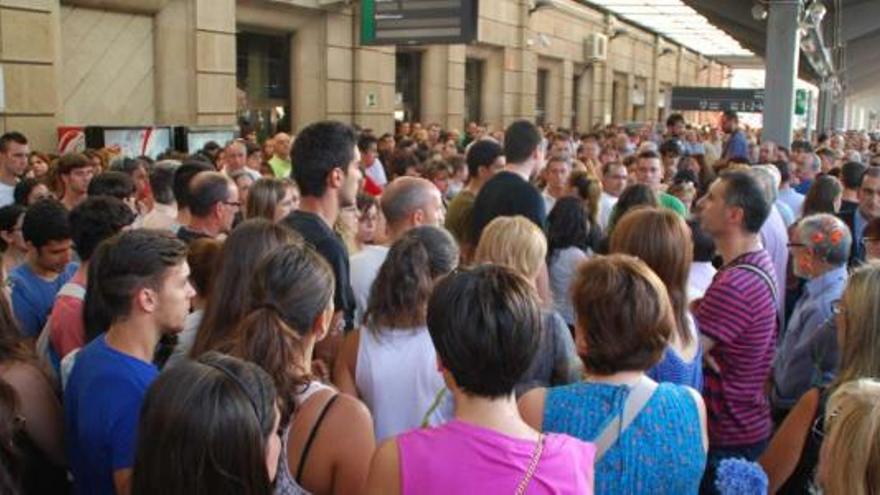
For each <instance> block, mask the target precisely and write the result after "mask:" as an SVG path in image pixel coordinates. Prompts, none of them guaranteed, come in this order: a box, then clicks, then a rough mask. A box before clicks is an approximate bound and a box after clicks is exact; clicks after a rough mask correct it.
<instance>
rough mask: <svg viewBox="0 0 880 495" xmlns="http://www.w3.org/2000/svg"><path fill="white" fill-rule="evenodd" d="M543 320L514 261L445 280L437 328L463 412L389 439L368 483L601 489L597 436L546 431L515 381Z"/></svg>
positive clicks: (530, 490) (432, 323)
mask: <svg viewBox="0 0 880 495" xmlns="http://www.w3.org/2000/svg"><path fill="white" fill-rule="evenodd" d="M449 308H455V311H449ZM540 328H541V310H540V306H539V303H538V298H537V295H536V294H535V291H534V288H533V287H532V286H531V284H529V282H528V281H526V280H525V279H524V278H522V277H521V276H520V275H518V274H516V273H514V272H513V271H511V270H510V269H508V268H504V267H500V266H494V265H483V266H480V267H478V268H476V269H473V270H470V271H464V272H458V273H454V274H452V275H450V276H449V277H447V278H446V279H444V280H443V281H441V282H440V283H439V284H438V285H437V286H436V287H435V289H434V293H433V295H432V296H431V301H430V303H429V305H428V330H429V332H430V334H431V339H432V341H433V342H434V347H435V348H436V349H437V355H438V360H439V362H440V363H439V364H440V366H441V367H442V372H443V377H444V380H445V381H446V384H447V387H448V388H449V390H450V391H451V393H452V396H453V399H454V401H455V419H454V420H452V421H450V422H449V423H446V424H444V425H441V426H438V427H436V428H430V429H420V430H413V431H410V432H407V433H404V434H402V435H399V436H397V437H394V438H392V439H390V440H388V441H386V442H385V443H384V444H382V446H381V447H380V448H379V450H378V451H377V452H376V454H375V455H374V457H373V463H372V466H371V467H370V475H369V480H368V483H367V486H368V490H367V492H368V493H376V494H379V493H381V494H389V493H390V494H395V493H402V494H419V495H430V494H449V493H477V494H479V493H515V494H525V493H527V494H535V495H537V494H588V495H591V494H592V493H593V463H594V458H595V454H596V449H595V447H594V446H593V444H590V443H586V442H582V441H580V440H577V439H574V438H572V437H569V436H566V435H561V434H541V433H539V432H538V431H536V430H534V429H532V428H531V427H530V426H528V425H527V424H526V423H525V422H524V421H523V420H522V418H521V417H520V415H519V412H518V411H517V407H516V400H515V398H514V386H515V385H516V383H517V381H518V380H519V379H520V377H521V376H522V375H523V374H524V373H525V372H526V371H527V370H528V368H529V365H530V364H531V362H532V360H533V359H534V355H535V349H537V347H538V342H539V340H540V338H541V332H540ZM439 399H440V398H439V397H438V400H437V401H435V403H439V402H440V400H439ZM428 412H429V411H426V415H427V413H428Z"/></svg>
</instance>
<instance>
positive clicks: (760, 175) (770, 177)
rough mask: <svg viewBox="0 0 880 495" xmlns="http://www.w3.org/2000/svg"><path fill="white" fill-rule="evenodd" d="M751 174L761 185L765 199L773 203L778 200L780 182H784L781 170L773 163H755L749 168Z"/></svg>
mask: <svg viewBox="0 0 880 495" xmlns="http://www.w3.org/2000/svg"><path fill="white" fill-rule="evenodd" d="M749 175H751V176H752V177H754V179H755V180H756V181H758V184H759V185H760V186H761V191H762V192H763V193H764V199H766V200H767V202H768V203H770V204H771V205H772V204H773V203H775V202H776V198H777V194H778V191H779V184H780V183H781V182H782V178H781V175H780V174H779V170H777V169H776V167H775V166H773V165H755V166H753V167H751V168H750V169H749Z"/></svg>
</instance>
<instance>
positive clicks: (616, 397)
mask: <svg viewBox="0 0 880 495" xmlns="http://www.w3.org/2000/svg"><path fill="white" fill-rule="evenodd" d="M665 124H666V125H665V127H664V126H663V125H654V124H646V125H643V126H617V125H608V126H600V127H597V128H596V129H594V130H593V132H588V133H581V132H574V131H571V130H566V129H561V128H556V127H555V126H552V125H547V126H544V127H543V128H539V127H536V126H535V125H534V124H532V123H530V122H528V121H524V120H523V121H515V122H513V123H512V124H510V125H509V126H508V127H507V128H506V129H503V130H501V129H493V128H491V127H490V126H488V125H482V124H479V123H470V124H469V125H468V126H467V128H466V129H465V132H463V133H460V132H458V131H456V130H444V129H442V128H441V126H439V125H437V124H430V125H424V126H423V125H422V124H420V123H416V122H413V123H410V122H398V123H397V125H396V129H395V133H393V134H391V133H389V134H383V135H377V134H376V133H374V132H373V131H372V130H370V129H354V128H351V127H350V126H347V125H345V124H342V123H339V122H317V123H314V124H311V125H309V126H307V127H305V128H303V129H302V130H301V131H300V133H299V134H297V135H296V136H289V135H287V134H284V133H279V134H277V135H275V136H273V137H271V138H268V139H265V140H264V141H263V142H262V143H260V142H258V139H257V136H256V134H255V133H254V132H253V131H252V130H249V129H247V128H246V127H245V128H243V130H242V132H241V137H240V138H239V139H235V140H233V141H230V142H228V143H223V144H222V145H221V144H218V143H214V142H211V143H208V144H207V145H205V147H204V148H203V149H201V150H199V151H198V152H197V153H194V154H191V155H185V154H179V153H174V152H168V153H165V154H163V155H161V156H158V157H146V156H141V157H127V156H120V154H119V151H118V149H112V148H107V149H101V150H86V151H85V152H83V153H68V154H64V155H61V156H53V155H49V154H44V153H41V152H39V151H32V150H31V149H30V146H29V144H28V140H27V137H26V136H24V135H22V134H20V133H16V132H8V133H6V134H3V135H2V136H0V248H2V253H3V258H2V276H3V279H5V280H6V281H7V284H6V285H7V290H5V291H3V292H2V294H0V492H2V493H12V494H15V493H34V494H44V493H68V492H73V493H81V494H103V493H107V494H112V493H117V494H124V493H134V494H147V493H149V494H154V493H166V494H169V495H175V494H180V495H184V494H185V495H195V494H244V493H247V494H264V493H266V494H268V493H277V494H302V493H344V494H350V493H375V494H380V493H381V494H385V493H406V494H416V493H417V494H433V493H436V494H441V493H442V494H447V493H481V492H483V493H517V494H525V493H530V494H539V493H540V494H545V493H546V494H549V493H560V494H562V493H564V494H569V493H571V494H575V493H577V494H589V493H599V494H638V493H669V494H685V493H722V494H732V493H748V494H751V493H792V494H801V493H814V492H815V493H818V492H821V493H826V494H829V495H851V494H855V495H858V494H870V493H880V477H878V475H877V473H880V422H878V418H880V262H878V261H875V260H876V259H878V258H880V142H878V140H877V139H876V136H871V135H870V134H868V133H864V132H841V133H830V134H827V135H820V136H818V137H817V138H816V139H813V140H806V139H800V138H799V139H796V140H795V141H793V142H792V143H773V142H771V141H769V140H763V139H761V135H760V131H759V130H755V129H746V128H744V127H742V126H740V124H739V122H738V117H737V115H736V113H734V112H725V113H724V114H723V115H721V117H720V121H719V125H718V126H711V125H707V126H703V127H701V126H697V125H688V124H687V123H686V121H685V119H684V118H683V117H682V116H681V115H678V114H673V115H671V116H670V117H669V118H668V120H667V121H666V123H665Z"/></svg>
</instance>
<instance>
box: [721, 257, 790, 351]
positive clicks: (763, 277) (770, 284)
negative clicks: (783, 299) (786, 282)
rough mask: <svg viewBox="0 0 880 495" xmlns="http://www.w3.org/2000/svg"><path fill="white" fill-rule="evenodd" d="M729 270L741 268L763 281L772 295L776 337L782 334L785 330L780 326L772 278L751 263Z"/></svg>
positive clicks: (774, 285) (776, 293) (780, 321)
mask: <svg viewBox="0 0 880 495" xmlns="http://www.w3.org/2000/svg"><path fill="white" fill-rule="evenodd" d="M731 268H742V269H743V270H748V271H750V272H752V273H754V274H755V275H757V276H758V277H760V278H761V280H763V281H764V283H765V284H767V287H769V288H770V293H771V294H773V305H774V306H775V307H776V335H777V336H781V335H782V332H784V331H785V328H783V326H782V316H783V315H782V312H781V311H779V293H778V292H776V282H775V281H774V280H773V277H771V276H770V274H769V273H767V271H766V270H764V269H763V268H761V267H759V266H757V265H753V264H752V263H740V264H738V265H733V266H732V267H731Z"/></svg>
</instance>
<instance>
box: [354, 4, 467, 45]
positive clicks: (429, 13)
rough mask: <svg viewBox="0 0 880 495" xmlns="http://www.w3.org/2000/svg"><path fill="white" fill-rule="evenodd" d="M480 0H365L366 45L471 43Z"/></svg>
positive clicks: (363, 34) (363, 28) (363, 27)
mask: <svg viewBox="0 0 880 495" xmlns="http://www.w3.org/2000/svg"><path fill="white" fill-rule="evenodd" d="M477 2H478V0H363V1H362V2H361V44H362V45H427V44H458V43H470V42H471V41H474V39H475V38H476V36H477Z"/></svg>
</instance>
